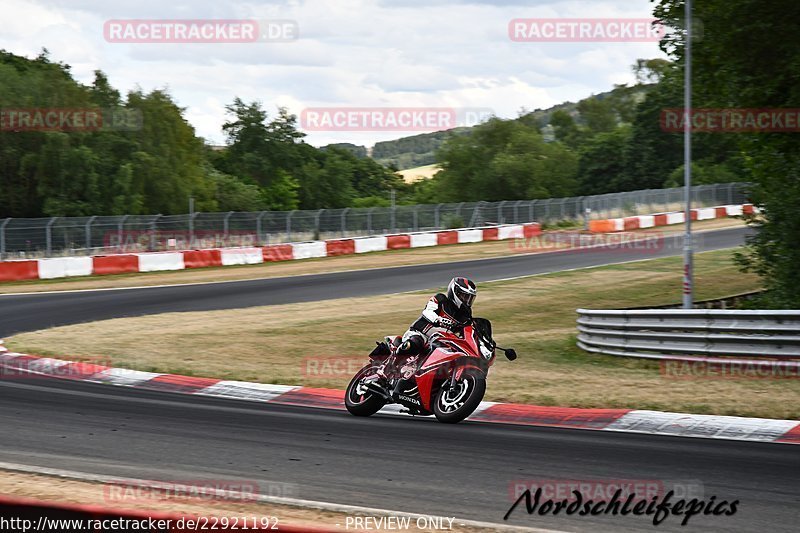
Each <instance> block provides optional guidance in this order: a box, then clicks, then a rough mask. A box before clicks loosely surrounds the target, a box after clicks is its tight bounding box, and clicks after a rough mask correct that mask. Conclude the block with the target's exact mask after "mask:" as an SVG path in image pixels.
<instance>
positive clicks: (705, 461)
mask: <svg viewBox="0 0 800 533" xmlns="http://www.w3.org/2000/svg"><path fill="white" fill-rule="evenodd" d="M742 237H743V231H741V230H726V231H718V232H714V233H713V234H705V235H704V238H703V239H702V243H701V246H702V249H717V248H727V247H731V246H735V245H736V244H739V243H740V242H741V240H742ZM676 244H678V246H677V247H676V248H673V249H670V248H666V247H665V248H664V249H663V250H659V251H657V252H656V253H651V254H650V255H649V257H652V256H661V255H672V254H675V253H680V246H679V243H676ZM639 258H643V257H642V254H641V252H638V253H635V254H634V256H633V257H630V256H626V255H625V254H624V253H622V252H619V251H613V252H612V251H607V252H605V251H593V252H591V253H589V252H583V253H569V254H562V253H559V254H548V255H547V256H545V255H538V256H535V255H531V256H512V257H508V258H501V259H492V260H484V261H478V262H474V261H473V262H464V263H460V264H457V265H454V264H452V263H451V264H442V265H424V266H423V265H421V266H418V267H406V268H398V269H381V270H374V271H369V272H366V273H365V272H360V273H339V274H327V275H320V276H304V277H302V278H298V279H292V278H287V279H282V280H261V281H257V282H235V283H226V284H219V285H202V286H201V285H196V286H186V287H183V288H181V287H165V288H153V289H141V290H139V289H136V290H124V291H95V292H85V293H65V294H46V295H45V294H42V295H30V296H4V297H0V313H1V314H0V331H1V332H3V333H4V334H8V333H10V332H12V331H22V330H32V329H37V328H41V327H44V326H47V325H50V324H56V323H72V322H81V321H86V320H95V319H99V318H106V317H109V316H124V315H126V314H131V315H138V314H145V313H152V312H161V311H181V310H183V311H189V310H199V309H220V308H232V307H242V306H247V305H265V304H269V303H284V302H289V301H310V300H319V299H325V298H335V297H338V296H345V295H347V296H353V295H366V294H382V293H388V292H397V291H403V290H414V289H422V288H429V287H435V286H438V285H440V284H441V283H442V279H443V278H449V277H450V276H451V275H452V273H454V272H456V271H457V272H459V273H463V274H464V275H470V276H473V277H475V278H477V279H479V280H488V279H502V278H507V277H514V276H519V275H525V274H533V273H538V272H548V271H555V270H562V269H565V268H579V267H581V266H591V265H597V264H602V263H609V262H621V261H628V260H633V259H639ZM240 286H241V287H240ZM131 307H132V309H131ZM123 308H125V309H127V311H125V310H123ZM60 314H63V315H64V316H59V315H60ZM522 356H523V357H524V354H522ZM499 364H512V363H507V362H505V361H500V362H499ZM489 386H490V387H491V381H490V383H489ZM0 405H2V409H0V427H2V428H3V430H2V431H0V461H5V462H14V463H24V464H28V465H36V466H45V467H51V468H59V469H66V470H76V471H81V472H87V473H94V474H106V475H113V476H119V477H135V478H145V479H157V480H164V481H175V480H178V481H180V480H192V479H242V480H254V481H261V482H271V483H287V484H289V492H288V494H287V495H289V496H292V497H295V498H300V499H306V500H317V501H326V502H333V503H340V504H351V505H362V506H367V507H375V508H382V509H392V510H397V511H406V512H415V513H430V514H436V515H440V516H457V517H459V518H465V519H472V520H480V521H488V522H497V523H502V518H503V515H504V514H505V513H506V511H507V510H508V509H509V507H510V506H511V503H512V499H511V495H510V490H511V487H512V486H513V484H514V483H516V482H518V481H520V480H529V481H530V480H539V481H542V480H611V481H613V480H627V481H633V480H642V481H644V482H656V483H662V482H663V483H667V484H669V483H674V482H678V483H680V482H683V483H688V484H691V485H692V486H693V487H694V489H693V490H697V487H698V486H700V487H702V497H704V498H705V499H707V500H708V499H710V498H711V497H712V496H715V497H716V501H717V502H719V501H721V500H728V501H732V500H739V510H738V512H737V513H736V514H735V515H733V516H720V517H713V516H695V517H693V518H692V519H691V520H690V522H689V526H687V527H683V528H682V527H681V526H680V525H679V524H680V519H679V518H678V517H674V516H670V517H668V518H667V519H666V520H665V521H664V522H663V523H662V524H661V525H660V526H658V527H657V528H656V527H655V526H653V524H652V520H651V518H649V517H641V516H640V517H636V516H626V517H621V516H616V517H615V516H604V517H599V518H597V517H578V516H571V517H569V516H563V515H561V516H545V517H541V516H538V515H534V516H528V515H527V514H526V513H525V510H524V508H517V510H516V511H515V512H514V513H513V514H512V516H511V518H510V520H509V522H508V523H510V524H515V525H522V526H531V527H543V528H551V529H557V530H565V531H641V530H650V529H652V530H658V531H678V530H681V531H794V530H796V526H797V524H796V521H797V516H798V514H797V508H798V504H800V482H798V477H799V476H800V454H799V453H798V452H799V451H800V448H798V447H795V446H791V445H780V444H762V443H749V442H736V441H722V440H711V439H692V438H681V437H664V436H649V435H636V434H622V433H612V432H593V431H579V430H565V429H555V428H533V427H515V426H502V425H494V424H493V425H489V424H481V423H462V424H459V425H456V426H449V425H443V424H439V423H436V422H434V421H433V420H430V419H405V418H397V417H383V416H376V417H372V418H368V419H359V418H355V417H352V416H350V415H348V414H346V413H344V412H338V411H325V410H318V409H310V408H300V407H287V406H278V405H263V404H257V403H248V402H241V401H235V400H225V399H217V398H202V397H187V396H180V395H174V394H169V393H160V392H154V391H142V390H132V389H125V388H121V387H119V388H118V387H110V386H106V385H96V384H90V383H77V382H68V381H58V380H51V379H46V378H39V379H28V380H22V379H14V380H0ZM98 490H101V489H98ZM331 525H332V524H331ZM342 530H344V528H342Z"/></svg>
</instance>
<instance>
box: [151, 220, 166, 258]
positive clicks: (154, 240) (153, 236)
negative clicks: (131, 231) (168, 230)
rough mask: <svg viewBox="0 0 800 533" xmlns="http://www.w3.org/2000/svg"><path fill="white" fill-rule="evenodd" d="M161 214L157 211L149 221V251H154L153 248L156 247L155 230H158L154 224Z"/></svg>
mask: <svg viewBox="0 0 800 533" xmlns="http://www.w3.org/2000/svg"><path fill="white" fill-rule="evenodd" d="M163 216H164V215H162V214H161V213H159V214H157V215H156V216H155V217H154V218H153V220H151V221H150V251H151V252H154V251H155V249H156V232H157V231H158V228H157V227H156V224H158V219H160V218H161V217H163Z"/></svg>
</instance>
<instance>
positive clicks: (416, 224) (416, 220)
mask: <svg viewBox="0 0 800 533" xmlns="http://www.w3.org/2000/svg"><path fill="white" fill-rule="evenodd" d="M413 217H414V231H419V205H415V206H414V214H413Z"/></svg>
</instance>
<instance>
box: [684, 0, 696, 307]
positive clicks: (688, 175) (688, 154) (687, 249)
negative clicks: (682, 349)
mask: <svg viewBox="0 0 800 533" xmlns="http://www.w3.org/2000/svg"><path fill="white" fill-rule="evenodd" d="M685 8H686V16H685V19H686V32H685V34H684V35H685V39H686V42H685V44H684V50H685V53H684V56H683V69H684V70H683V73H684V76H683V100H684V105H683V107H684V110H683V111H684V113H685V116H684V123H683V181H684V189H685V193H686V210H685V214H684V216H685V218H686V234H685V235H684V237H683V308H684V309H691V308H692V303H693V298H694V264H693V257H692V256H693V250H692V121H691V118H692V0H685Z"/></svg>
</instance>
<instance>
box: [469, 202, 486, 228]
mask: <svg viewBox="0 0 800 533" xmlns="http://www.w3.org/2000/svg"><path fill="white" fill-rule="evenodd" d="M485 203H486V202H484V201H480V202H478V203H477V204H476V205H475V207H473V208H472V217H471V218H470V219H469V223H468V224H467V226H469V227H470V228H475V227H477V224H478V215H479V214H480V212H481V207H482V206H483V204H485Z"/></svg>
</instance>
